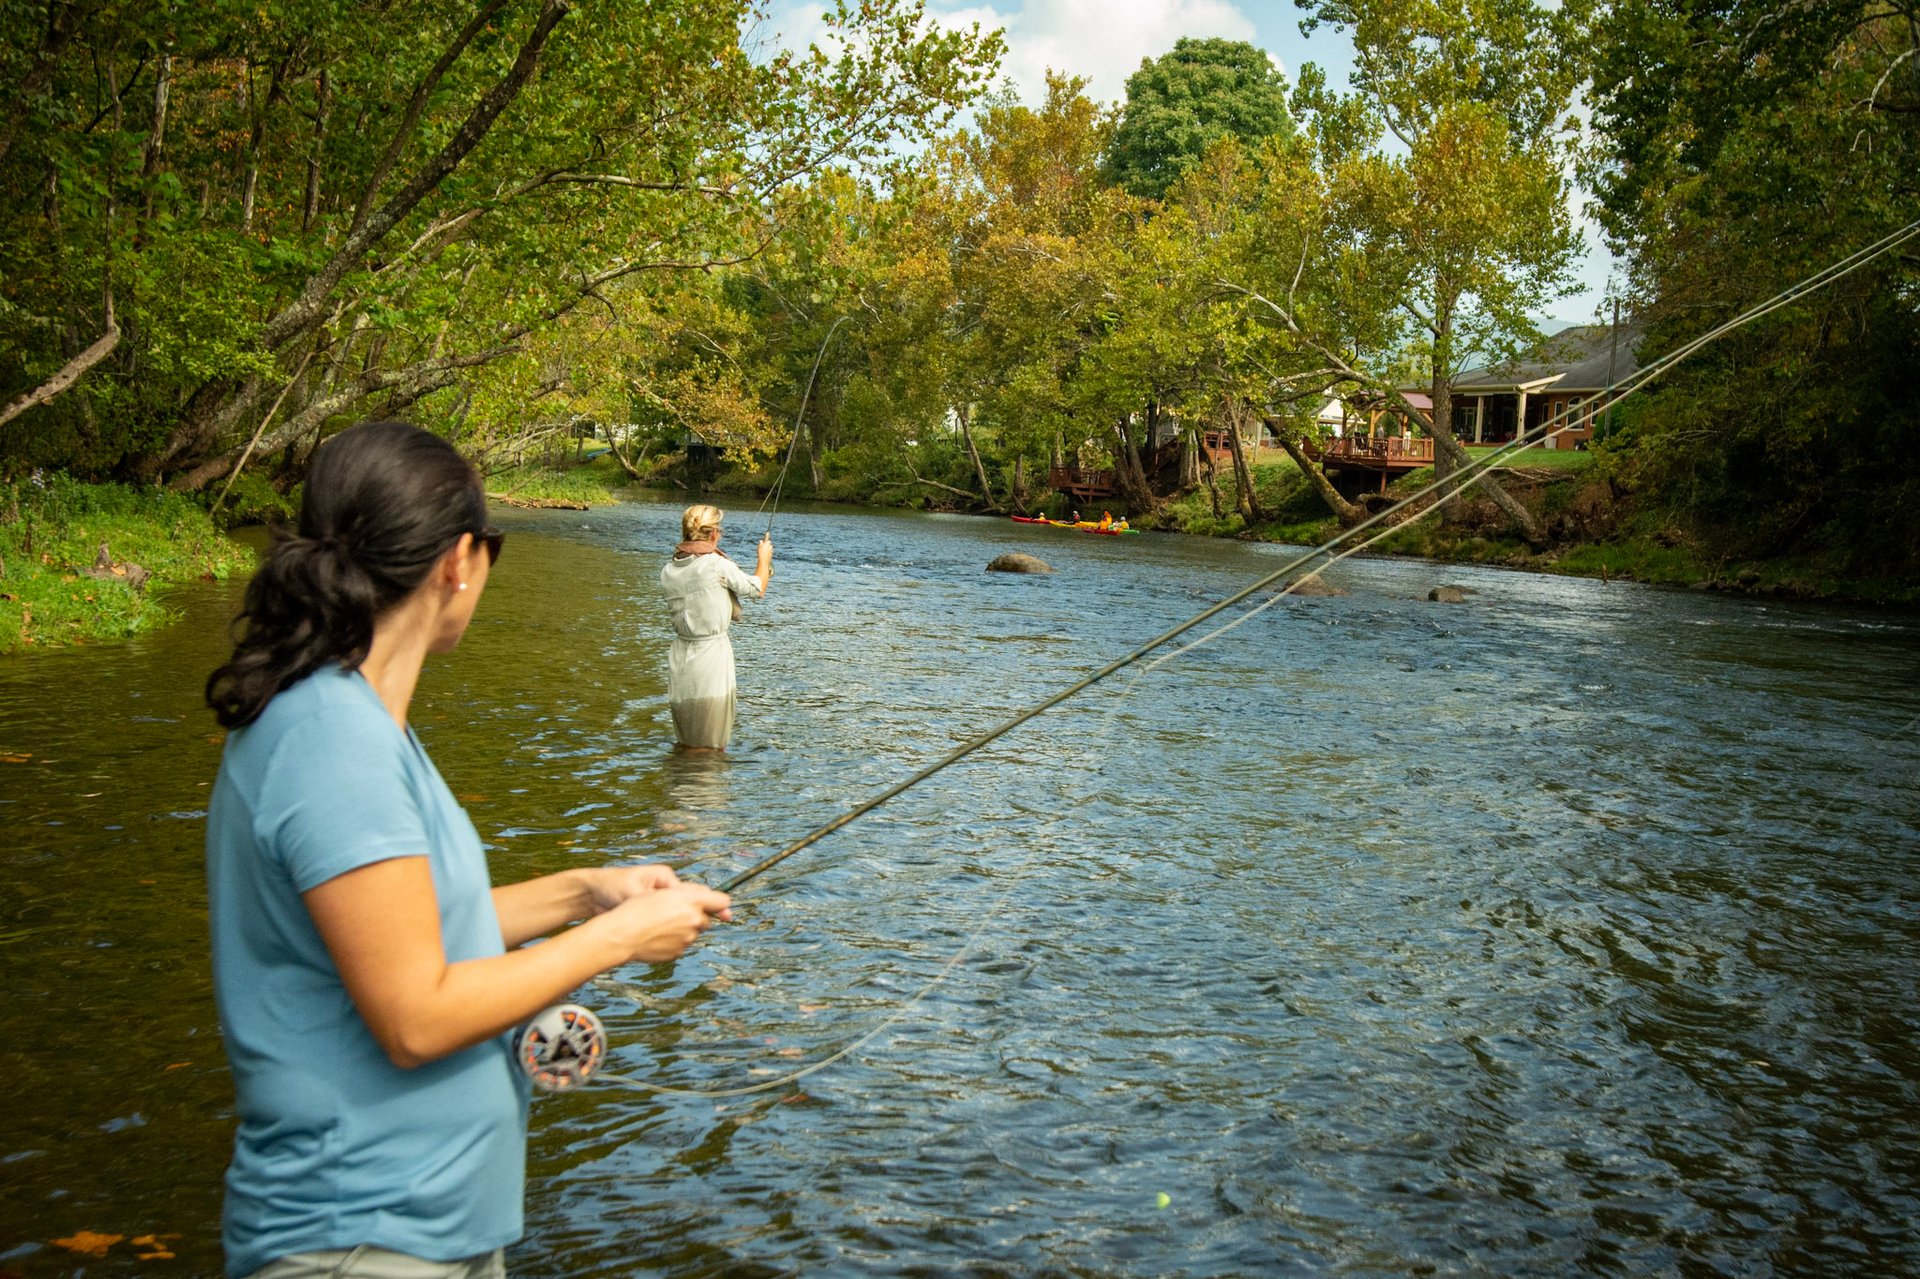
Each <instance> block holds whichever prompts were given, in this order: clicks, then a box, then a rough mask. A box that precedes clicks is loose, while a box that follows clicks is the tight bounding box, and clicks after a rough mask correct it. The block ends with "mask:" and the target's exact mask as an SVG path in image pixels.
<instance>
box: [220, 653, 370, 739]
mask: <svg viewBox="0 0 1920 1279" xmlns="http://www.w3.org/2000/svg"><path fill="white" fill-rule="evenodd" d="M247 731H248V732H250V733H257V735H258V736H259V737H262V738H281V737H285V736H288V735H289V734H293V733H300V734H302V735H305V734H308V733H313V732H319V733H322V734H325V735H329V736H334V735H338V736H346V737H372V738H373V739H374V740H379V739H382V738H385V737H389V736H392V737H397V736H398V730H397V729H396V728H395V726H394V723H393V720H392V719H391V718H390V717H389V716H388V714H387V709H386V707H385V705H383V704H382V703H381V701H380V695H379V694H378V693H375V692H374V691H373V687H372V686H371V685H370V684H368V683H367V681H366V678H365V677H364V676H362V675H361V674H360V672H359V671H357V670H348V669H347V668H346V667H344V666H341V665H339V664H338V663H334V662H329V663H327V664H326V665H325V666H323V667H321V668H320V669H319V670H317V671H315V672H313V673H312V674H311V675H308V676H306V677H305V678H303V679H300V680H298V681H296V682H294V683H292V684H289V685H287V687H285V688H283V689H281V690H280V691H279V692H278V693H275V694H274V695H273V700H272V701H270V702H268V703H267V708H266V709H265V710H264V711H262V712H260V718H259V719H257V720H255V721H254V722H253V724H251V725H250V726H249V727H248V729H247Z"/></svg>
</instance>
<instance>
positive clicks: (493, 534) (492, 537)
mask: <svg viewBox="0 0 1920 1279" xmlns="http://www.w3.org/2000/svg"><path fill="white" fill-rule="evenodd" d="M473 540H474V541H476V542H478V543H480V545H482V546H484V547H486V548H487V567H489V568H491V567H493V566H494V565H495V564H498V563H499V562H500V543H502V542H504V541H506V540H507V535H506V534H505V533H503V532H501V531H500V530H499V529H497V528H495V527H493V526H492V525H491V524H489V525H488V526H487V527H485V528H483V529H481V530H480V531H479V532H478V533H475V534H474V535H473Z"/></svg>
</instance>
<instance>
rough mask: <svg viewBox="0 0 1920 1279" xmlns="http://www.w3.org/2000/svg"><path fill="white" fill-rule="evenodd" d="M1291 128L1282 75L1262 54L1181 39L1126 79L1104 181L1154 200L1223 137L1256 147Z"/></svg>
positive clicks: (1233, 44)
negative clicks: (1106, 180)
mask: <svg viewBox="0 0 1920 1279" xmlns="http://www.w3.org/2000/svg"><path fill="white" fill-rule="evenodd" d="M1292 131H1293V117H1292V115H1291V114H1290V113H1289V112H1288V109H1287V81H1286V77H1285V76H1283V75H1281V74H1280V71H1279V69H1278V68H1277V67H1275V66H1274V65H1273V60H1272V59H1271V58H1270V57H1268V56H1267V54H1266V53H1265V52H1263V51H1262V50H1260V49H1258V48H1256V47H1254V46H1253V45H1251V44H1248V43H1246V42H1245V41H1240V40H1220V39H1208V40H1196V39H1183V40H1181V41H1179V42H1178V43H1177V44H1175V45H1174V46H1173V50H1172V52H1170V53H1165V54H1162V55H1161V56H1160V57H1158V58H1155V59H1152V60H1151V61H1149V60H1146V59H1142V60H1141V63H1140V69H1139V70H1138V71H1136V72H1134V73H1133V74H1132V75H1131V76H1129V77H1127V103H1126V108H1125V110H1124V111H1123V112H1122V114H1121V117H1120V122H1119V125H1118V127H1117V128H1116V129H1115V130H1114V134H1113V143H1112V147H1111V149H1110V150H1109V151H1108V153H1107V168H1108V176H1109V177H1110V178H1111V180H1112V181H1114V182H1116V183H1118V184H1119V185H1121V186H1123V187H1125V188H1126V189H1127V190H1129V191H1131V192H1132V193H1133V194H1135V195H1139V196H1145V197H1147V198H1149V199H1155V200H1157V199H1160V198H1161V197H1162V196H1164V195H1165V194H1166V192H1167V188H1168V187H1170V186H1172V185H1173V184H1174V182H1176V181H1177V180H1178V179H1179V177H1180V175H1181V174H1183V173H1185V172H1186V171H1187V170H1188V169H1190V168H1192V167H1193V166H1194V165H1195V164H1197V163H1199V161H1200V158H1201V157H1202V156H1203V155H1205V154H1206V153H1207V150H1208V148H1210V147H1212V146H1213V144H1214V143H1216V142H1218V141H1219V140H1220V139H1221V138H1224V137H1231V138H1238V139H1239V140H1241V141H1242V142H1247V143H1257V142H1259V141H1260V140H1261V139H1262V138H1267V137H1273V136H1276V135H1277V136H1285V135H1287V134H1289V133H1291V132H1292Z"/></svg>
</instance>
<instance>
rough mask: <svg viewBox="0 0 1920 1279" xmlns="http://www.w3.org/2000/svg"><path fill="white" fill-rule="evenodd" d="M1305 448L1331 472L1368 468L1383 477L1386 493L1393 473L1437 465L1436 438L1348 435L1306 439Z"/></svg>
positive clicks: (1305, 451)
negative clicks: (1336, 437) (1337, 437)
mask: <svg viewBox="0 0 1920 1279" xmlns="http://www.w3.org/2000/svg"><path fill="white" fill-rule="evenodd" d="M1301 449H1302V451H1303V452H1304V453H1306V455H1307V456H1308V457H1309V458H1311V459H1313V460H1314V461H1316V462H1318V463H1320V465H1321V466H1322V467H1323V468H1324V469H1326V470H1329V471H1367V472H1370V473H1373V474H1377V475H1378V476H1379V477H1380V491H1381V492H1383V493H1384V492H1386V489H1387V480H1388V478H1389V477H1391V476H1395V475H1404V474H1406V473H1407V472H1408V471H1417V470H1419V469H1420V468H1421V467H1423V466H1432V465H1433V441H1432V440H1430V439H1404V438H1402V437H1400V436H1398V435H1381V436H1373V437H1369V436H1365V435H1348V436H1344V437H1342V438H1340V439H1332V440H1322V441H1315V440H1306V441H1303V442H1302V445H1301Z"/></svg>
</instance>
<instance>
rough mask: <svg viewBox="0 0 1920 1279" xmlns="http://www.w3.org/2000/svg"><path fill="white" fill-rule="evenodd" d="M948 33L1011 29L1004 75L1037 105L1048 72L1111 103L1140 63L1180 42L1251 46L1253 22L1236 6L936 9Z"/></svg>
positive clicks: (1199, 2)
mask: <svg viewBox="0 0 1920 1279" xmlns="http://www.w3.org/2000/svg"><path fill="white" fill-rule="evenodd" d="M930 9H931V14H932V17H933V18H934V20H935V21H936V22H938V23H940V24H941V25H942V26H946V27H952V26H954V25H956V24H965V23H968V22H978V23H980V25H981V27H982V28H991V27H995V26H1000V27H1005V28H1006V33H1007V34H1006V40H1007V56H1006V59H1005V61H1004V62H1003V63H1002V64H1001V70H1002V72H1003V74H1005V75H1006V76H1007V77H1008V78H1009V79H1011V80H1012V81H1013V83H1014V87H1015V88H1016V89H1017V90H1018V91H1019V94H1020V96H1021V98H1022V99H1024V100H1026V101H1028V102H1035V103H1037V102H1038V101H1039V100H1040V98H1041V96H1042V95H1043V94H1044V93H1045V92H1046V85H1047V81H1046V72H1047V69H1048V68H1049V67H1051V68H1053V69H1054V70H1056V71H1066V72H1069V73H1071V74H1073V75H1081V76H1085V77H1087V79H1088V80H1089V81H1090V82H1091V83H1090V84H1089V85H1088V90H1087V91H1088V93H1089V94H1091V95H1092V96H1093V97H1095V98H1099V99H1103V100H1106V101H1119V100H1120V99H1123V98H1125V97H1126V94H1127V77H1128V76H1130V75H1132V74H1133V73H1134V72H1135V71H1138V70H1139V69H1140V60H1141V59H1142V58H1157V57H1159V56H1160V55H1161V54H1163V53H1165V52H1167V51H1168V50H1169V49H1171V48H1173V45H1174V42H1175V41H1177V40H1179V39H1180V38H1181V37H1182V36H1195V37H1206V36H1221V37H1224V38H1226V39H1229V40H1252V39H1253V38H1254V34H1255V33H1254V27H1253V22H1252V21H1251V20H1250V19H1249V18H1248V17H1247V16H1246V14H1244V13H1242V12H1241V11H1240V8H1239V6H1238V5H1236V4H1233V3H1231V0H1027V3H1026V4H1024V5H1021V6H1019V7H1018V8H1011V9H1010V11H1008V12H1005V13H1001V12H999V11H998V10H996V9H995V8H993V7H992V6H973V7H966V8H960V7H955V8H951V9H949V8H946V7H944V6H941V5H938V4H935V5H933V6H930Z"/></svg>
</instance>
